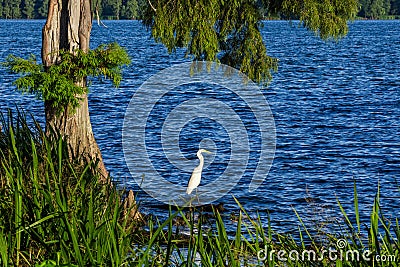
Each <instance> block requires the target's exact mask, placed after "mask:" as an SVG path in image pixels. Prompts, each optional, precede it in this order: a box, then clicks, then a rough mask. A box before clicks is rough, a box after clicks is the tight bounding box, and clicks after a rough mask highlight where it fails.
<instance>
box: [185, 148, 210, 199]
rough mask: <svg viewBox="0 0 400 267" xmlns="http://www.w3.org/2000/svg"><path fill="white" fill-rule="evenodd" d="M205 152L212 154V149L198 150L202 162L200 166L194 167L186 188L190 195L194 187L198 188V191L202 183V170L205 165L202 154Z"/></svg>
mask: <svg viewBox="0 0 400 267" xmlns="http://www.w3.org/2000/svg"><path fill="white" fill-rule="evenodd" d="M203 152H204V153H208V154H211V152H210V151H208V150H205V149H199V151H197V157H198V158H199V160H200V164H199V166H197V167H196V168H194V170H193V173H192V176H191V177H190V180H189V183H188V186H187V189H186V194H188V195H190V194H191V193H192V191H193V190H194V189H196V191H197V187H198V186H199V184H200V181H201V172H202V171H203V165H204V158H203V155H202V154H201V153H203Z"/></svg>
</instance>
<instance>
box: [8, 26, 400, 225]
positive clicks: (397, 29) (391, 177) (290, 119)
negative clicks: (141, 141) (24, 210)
mask: <svg viewBox="0 0 400 267" xmlns="http://www.w3.org/2000/svg"><path fill="white" fill-rule="evenodd" d="M43 24H44V21H4V20H3V21H0V58H1V60H4V59H5V58H6V56H7V55H8V54H10V53H13V54H16V55H20V56H27V55H28V54H30V53H33V54H36V55H37V56H38V57H39V56H40V45H41V27H42V25H43ZM106 24H107V26H108V28H104V27H98V26H97V25H94V28H93V31H92V46H93V47H95V46H97V45H98V44H99V43H103V42H111V41H118V42H119V43H120V44H121V45H122V46H124V47H126V48H127V50H128V52H129V54H130V56H131V57H132V64H131V65H130V66H129V67H128V68H126V69H125V71H124V80H123V82H122V84H121V87H120V88H119V89H114V88H112V86H111V85H110V84H109V83H99V82H97V81H96V80H94V81H93V85H92V86H91V92H92V93H91V95H90V104H89V105H90V111H91V118H92V124H93V130H94V132H95V136H96V138H97V140H98V143H99V145H100V147H101V150H102V153H103V157H104V159H105V161H106V165H107V166H108V169H109V170H110V171H111V173H112V175H113V176H114V177H115V178H116V179H118V180H120V181H121V183H122V184H124V185H126V186H127V187H130V188H134V189H135V190H138V185H137V184H136V183H134V181H133V178H132V176H131V174H130V173H129V171H128V168H127V165H126V163H125V159H124V154H123V151H122V125H123V120H124V115H125V111H126V109H127V106H128V104H129V101H130V99H131V98H132V96H133V95H134V93H135V91H136V90H137V89H138V88H139V87H140V86H141V84H142V83H143V82H144V81H146V80H147V79H148V78H149V77H151V76H152V75H154V74H156V73H157V72H158V71H160V70H162V69H164V68H166V67H169V66H172V65H173V64H176V63H181V62H184V61H185V59H184V58H183V55H184V52H183V51H180V50H178V51H177V53H176V54H173V55H169V54H168V53H167V51H166V49H165V48H164V47H163V46H162V45H160V44H155V43H154V41H152V40H151V39H150V38H149V33H148V32H147V31H146V29H144V28H143V27H142V26H141V24H140V23H139V22H134V21H120V22H113V21H112V22H106ZM262 31H263V36H264V37H265V42H266V43H267V48H268V52H269V54H270V55H271V56H274V57H277V58H279V60H280V63H279V71H278V73H275V74H274V79H273V81H272V83H271V84H270V85H269V88H268V89H266V90H265V97H266V98H267V100H268V102H269V105H270V107H271V110H272V113H273V116H274V119H275V125H276V135H277V137H276V138H277V139H276V154H275V159H274V161H273V164H272V167H271V170H270V173H269V174H268V177H267V179H266V180H265V182H264V183H263V185H262V186H261V187H260V188H259V189H258V190H257V191H255V192H254V193H249V192H248V191H247V188H248V187H247V186H248V181H246V179H244V180H243V181H241V183H240V184H239V185H238V186H237V187H235V188H234V189H233V190H232V192H231V193H232V194H233V195H235V196H236V197H237V198H238V200H239V201H240V202H241V203H242V204H243V205H244V206H245V207H246V208H247V209H248V211H250V212H253V211H256V210H259V211H260V214H261V217H262V219H263V220H264V221H265V222H266V217H267V212H269V214H270V216H271V218H272V220H273V225H274V227H277V228H278V227H283V228H285V229H288V228H292V227H293V226H295V225H296V224H297V222H296V217H295V215H294V212H293V211H292V208H293V207H295V208H296V209H297V210H298V211H299V213H300V214H303V215H304V217H305V218H312V217H314V218H317V219H318V217H319V218H320V219H321V218H323V217H324V216H326V214H327V216H329V217H335V216H337V212H338V211H337V208H336V204H335V203H336V198H338V199H340V200H341V202H342V204H344V206H345V207H346V208H347V209H348V211H349V213H351V207H352V200H353V182H354V180H356V181H357V185H358V191H359V201H360V209H361V213H362V215H364V218H363V220H364V221H365V220H368V218H367V215H368V212H369V210H370V209H371V206H372V202H373V198H374V196H375V193H376V192H377V187H378V182H379V183H380V188H381V199H382V206H383V208H384V210H385V211H386V213H387V215H388V216H389V217H393V216H399V214H400V208H399V207H400V192H399V186H398V184H397V183H396V182H397V179H398V178H399V177H400V135H399V129H400V128H399V126H400V70H399V67H400V21H357V22H354V23H352V24H350V32H349V34H348V36H347V37H345V38H344V39H343V40H341V41H340V42H338V43H335V42H323V41H321V40H319V39H318V38H316V37H314V36H313V34H311V33H309V32H307V31H306V30H304V29H301V28H298V27H296V25H295V23H294V26H290V25H289V24H288V23H287V22H280V21H279V22H273V21H271V22H266V23H265V27H264V28H263V30H262ZM0 73H1V74H0V92H1V97H0V107H1V111H2V112H4V111H5V110H6V109H7V108H8V107H14V105H15V104H17V105H21V106H23V107H24V109H25V110H26V111H28V112H32V113H34V114H35V116H36V117H37V118H38V119H39V120H41V121H43V115H42V104H41V102H40V101H36V100H34V97H32V96H29V95H21V94H19V93H17V92H15V91H14V90H13V87H12V86H11V85H10V83H11V82H12V80H13V79H14V78H15V77H13V76H11V75H9V74H8V73H7V72H5V71H4V70H3V69H2V70H0ZM193 90H194V91H195V90H196V89H193ZM215 92H216V94H218V92H217V91H214V93H215ZM216 98H217V97H216ZM168 99H170V101H171V102H173V101H177V100H176V99H175V100H174V98H171V95H168V96H166V98H165V99H164V100H163V101H164V102H165V101H168ZM224 101H226V102H227V103H229V98H226V99H225V100H224ZM178 102H179V101H178ZM139 104H140V103H138V105H139ZM164 104H165V103H164ZM166 104H168V102H167V103H166ZM164 111H165V110H164ZM154 112H157V110H155V111H154ZM164 113H165V112H164ZM166 115H167V114H164V116H163V112H160V114H159V115H157V116H156V113H154V114H153V117H154V118H153V119H154V120H156V122H157V120H159V123H162V122H163V120H165V119H166ZM249 118H250V119H251V116H250V117H248V119H249ZM213 123H214V122H212V121H207V120H206V119H202V120H201V119H200V120H196V121H192V122H191V123H189V124H188V125H186V126H185V128H183V130H182V132H181V134H180V137H179V138H181V139H182V140H181V139H180V140H179V141H180V142H179V143H180V150H181V151H182V153H183V154H184V155H185V157H187V158H188V159H190V160H193V162H194V163H195V162H196V161H195V155H194V153H195V152H196V149H197V148H198V145H199V144H198V143H199V142H200V141H201V138H200V137H201V135H202V132H201V131H200V132H199V131H197V130H196V129H197V128H201V127H204V128H206V127H208V128H207V130H208V131H207V133H208V135H207V138H209V139H211V140H212V142H213V144H214V145H215V146H216V148H217V149H218V151H221V153H220V154H219V155H216V159H219V160H220V161H219V162H220V163H219V165H218V166H219V167H223V166H224V158H225V157H226V154H224V149H226V153H228V152H229V149H227V148H229V144H228V143H227V142H226V140H227V138H226V137H227V135H228V134H227V133H226V131H224V129H222V128H221V127H218V124H217V123H215V124H213ZM154 129H155V131H156V129H158V128H157V127H155V128H154ZM156 134H157V133H156V132H155V133H154V135H152V134H151V133H150V134H149V137H148V138H149V140H148V141H149V142H150V141H151V138H152V136H156ZM254 138H255V139H254V140H250V141H251V142H253V143H255V145H254V147H253V148H254V149H255V150H257V144H256V143H257V136H255V137H254ZM250 157H251V156H250ZM228 159H229V157H228ZM155 162H157V160H155ZM164 163H165V162H164ZM164 163H163V162H162V161H161V163H160V164H164ZM155 164H157V163H155ZM162 166H164V165H162ZM165 166H167V167H168V165H165ZM211 166H213V165H212V164H211V165H210V166H209V168H206V169H205V177H208V178H210V177H213V175H215V173H218V172H221V170H220V169H218V168H215V170H216V171H215V172H213V169H212V168H211ZM214 166H215V167H218V166H217V165H214ZM171 168H172V170H171V173H174V176H172V177H171V176H170V177H169V178H170V179H172V180H173V181H175V182H177V183H182V184H185V183H186V181H187V179H188V178H189V176H190V173H185V172H182V171H181V172H177V171H176V170H175V169H173V166H172V167H171ZM166 172H167V173H168V169H166ZM134 175H141V173H137V174H134ZM167 175H168V174H167ZM182 176H183V177H182ZM174 179H175V180H174ZM210 179H212V178H210ZM204 182H205V183H207V178H205V181H204ZM138 197H139V199H140V201H142V202H143V203H144V205H143V206H144V207H146V209H145V211H146V212H155V213H160V212H163V209H164V206H163V205H161V203H159V202H157V201H155V200H153V199H152V198H151V197H149V196H148V195H147V194H145V193H144V192H141V191H140V192H139V196H138ZM306 200H307V201H306ZM310 200H311V203H310ZM221 202H224V203H225V207H226V208H227V210H228V212H230V211H233V210H237V206H236V204H235V203H234V201H233V199H232V197H231V196H226V197H225V198H223V199H221ZM321 207H322V208H321ZM324 214H325V215H324Z"/></svg>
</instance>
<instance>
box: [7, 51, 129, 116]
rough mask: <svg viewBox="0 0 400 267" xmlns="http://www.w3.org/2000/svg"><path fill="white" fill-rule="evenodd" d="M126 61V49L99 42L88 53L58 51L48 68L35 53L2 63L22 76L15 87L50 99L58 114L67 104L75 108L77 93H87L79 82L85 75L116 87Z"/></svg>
mask: <svg viewBox="0 0 400 267" xmlns="http://www.w3.org/2000/svg"><path fill="white" fill-rule="evenodd" d="M128 64H130V59H129V56H128V54H127V52H126V51H125V50H124V49H123V48H121V47H120V46H119V45H118V44H117V43H111V44H108V45H100V46H99V47H98V48H96V49H94V50H90V51H89V52H87V53H85V52H83V51H81V50H77V51H75V53H71V52H69V51H64V50H61V51H59V62H58V63H57V64H54V65H52V66H50V67H48V68H44V66H43V65H42V64H38V63H37V62H36V58H35V56H34V55H31V56H30V57H29V58H28V59H23V58H19V57H16V56H14V55H10V56H8V58H7V60H6V62H5V63H3V65H4V66H6V67H8V68H9V70H10V71H11V72H14V73H19V74H21V75H22V76H21V77H20V78H18V79H17V80H16V81H15V82H14V84H15V85H16V87H17V89H18V90H20V91H22V92H29V93H33V94H35V95H36V96H37V97H38V98H39V99H43V100H44V101H49V102H50V103H51V105H52V107H53V108H54V109H55V110H56V111H57V112H58V113H60V112H62V111H64V110H65V108H66V107H68V106H71V107H72V108H73V109H72V110H75V108H77V107H78V106H79V105H80V100H81V98H80V97H79V96H80V95H83V94H86V93H88V88H87V87H86V86H85V85H84V83H82V81H84V80H85V78H86V77H87V76H92V77H103V76H104V77H105V78H107V79H111V80H112V82H113V84H114V85H115V86H119V84H120V82H121V79H122V66H123V65H128ZM80 84H83V86H80Z"/></svg>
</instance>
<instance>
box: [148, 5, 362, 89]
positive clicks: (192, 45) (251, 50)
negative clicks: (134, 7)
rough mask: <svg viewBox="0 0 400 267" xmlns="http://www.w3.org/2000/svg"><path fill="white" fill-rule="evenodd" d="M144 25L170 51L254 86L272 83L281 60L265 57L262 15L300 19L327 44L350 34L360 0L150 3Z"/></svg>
mask: <svg viewBox="0 0 400 267" xmlns="http://www.w3.org/2000/svg"><path fill="white" fill-rule="evenodd" d="M149 2H150V3H149V5H148V7H147V10H146V12H145V15H144V21H143V22H144V24H145V25H147V26H148V27H149V28H150V29H151V33H152V36H153V37H154V39H155V40H156V41H157V42H161V43H163V44H164V45H165V46H166V47H167V48H168V51H169V52H173V51H174V50H175V49H176V48H178V47H184V48H187V53H186V56H189V55H191V56H192V57H193V58H194V59H195V60H207V61H217V62H221V63H224V64H227V65H230V66H232V67H234V68H237V69H239V70H240V71H242V72H243V73H245V74H247V76H248V77H249V78H250V79H252V80H254V81H256V82H268V81H269V80H270V79H271V78H272V76H271V71H272V70H276V69H277V66H278V62H277V59H275V58H272V57H270V56H268V55H267V50H266V47H265V44H264V42H263V39H262V35H261V33H260V29H261V27H262V26H263V24H262V19H263V16H264V14H265V13H264V11H267V12H274V13H280V14H284V15H285V16H286V17H288V18H298V19H300V23H301V24H302V25H303V26H305V27H306V28H308V29H309V30H311V31H314V32H315V33H316V34H318V35H319V36H320V37H321V38H323V39H329V38H331V37H333V38H335V39H338V38H340V37H342V36H344V35H345V34H346V33H347V30H348V29H347V20H349V19H352V18H354V17H355V15H356V14H357V11H358V1H357V0H302V1H299V0H275V1H274V0H271V1H269V0H189V1H181V0H149Z"/></svg>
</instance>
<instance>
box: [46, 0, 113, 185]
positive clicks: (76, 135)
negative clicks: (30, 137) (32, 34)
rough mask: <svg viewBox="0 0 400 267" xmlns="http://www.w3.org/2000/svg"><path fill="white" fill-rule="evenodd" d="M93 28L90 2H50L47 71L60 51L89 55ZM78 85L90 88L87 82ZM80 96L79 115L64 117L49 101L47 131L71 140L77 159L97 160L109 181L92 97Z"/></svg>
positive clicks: (70, 113)
mask: <svg viewBox="0 0 400 267" xmlns="http://www.w3.org/2000/svg"><path fill="white" fill-rule="evenodd" d="M91 29H92V12H91V1H90V0H50V2H49V11H48V16H47V21H46V24H45V25H44V27H43V32H42V33H43V39H42V61H43V65H44V66H45V68H46V67H49V66H51V65H53V64H57V62H58V60H59V54H58V51H60V50H61V49H64V50H66V51H70V52H71V53H75V52H76V50H77V49H80V50H83V51H85V52H87V51H88V50H89V40H90V32H91ZM78 85H80V86H86V80H82V81H80V82H79V83H78ZM77 97H79V98H81V99H82V101H81V105H80V106H79V107H78V108H77V109H76V110H75V112H71V110H70V109H68V107H67V108H66V109H65V111H64V112H62V113H61V114H57V113H56V111H55V110H54V109H53V108H52V106H51V102H49V101H45V104H44V106H45V114H46V128H47V129H49V128H53V129H56V130H57V131H59V133H60V134H61V135H62V136H63V137H65V138H67V141H68V144H69V146H70V152H71V153H72V155H73V156H78V155H84V158H85V159H86V160H92V159H97V160H98V170H99V173H100V174H101V181H103V182H108V180H109V177H108V173H107V170H106V168H105V166H104V163H103V159H102V156H101V152H100V149H99V147H98V145H97V143H96V140H95V138H94V135H93V131H92V125H91V123H90V117H89V107H88V96H87V94H84V95H79V96H77Z"/></svg>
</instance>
